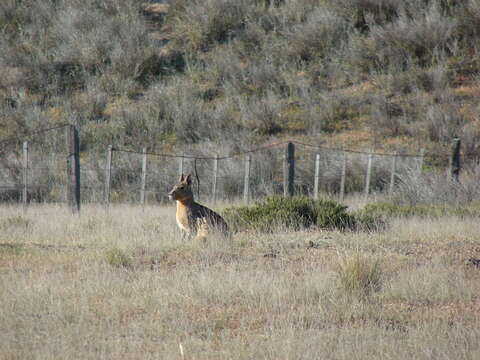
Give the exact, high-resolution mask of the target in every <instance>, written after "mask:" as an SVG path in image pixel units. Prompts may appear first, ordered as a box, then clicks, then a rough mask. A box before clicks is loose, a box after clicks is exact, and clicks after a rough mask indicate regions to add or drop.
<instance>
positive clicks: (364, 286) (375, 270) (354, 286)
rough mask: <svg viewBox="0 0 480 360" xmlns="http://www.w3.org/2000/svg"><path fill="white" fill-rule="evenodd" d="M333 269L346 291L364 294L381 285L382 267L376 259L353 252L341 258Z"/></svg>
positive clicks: (377, 288) (378, 288) (375, 289)
mask: <svg viewBox="0 0 480 360" xmlns="http://www.w3.org/2000/svg"><path fill="white" fill-rule="evenodd" d="M335 270H336V272H337V274H338V279H339V282H340V285H341V286H342V288H343V289H344V290H345V291H346V292H347V293H350V294H357V295H364V296H365V295H369V294H370V293H372V292H377V291H379V290H380V289H381V287H382V269H381V267H380V263H379V262H378V260H375V261H374V260H372V259H370V258H367V257H365V256H364V255H361V254H354V255H351V256H349V257H344V258H343V259H341V260H340V261H339V262H338V265H337V267H336V269H335Z"/></svg>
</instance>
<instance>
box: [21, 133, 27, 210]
mask: <svg viewBox="0 0 480 360" xmlns="http://www.w3.org/2000/svg"><path fill="white" fill-rule="evenodd" d="M22 202H23V211H24V212H25V211H27V204H28V141H24V142H23V191H22Z"/></svg>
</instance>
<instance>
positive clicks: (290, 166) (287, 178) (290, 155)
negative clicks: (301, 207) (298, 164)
mask: <svg viewBox="0 0 480 360" xmlns="http://www.w3.org/2000/svg"><path fill="white" fill-rule="evenodd" d="M294 180H295V145H294V144H293V143H291V142H289V143H288V144H287V149H286V152H285V162H284V165H283V196H285V197H286V196H293V195H294V193H295V189H294Z"/></svg>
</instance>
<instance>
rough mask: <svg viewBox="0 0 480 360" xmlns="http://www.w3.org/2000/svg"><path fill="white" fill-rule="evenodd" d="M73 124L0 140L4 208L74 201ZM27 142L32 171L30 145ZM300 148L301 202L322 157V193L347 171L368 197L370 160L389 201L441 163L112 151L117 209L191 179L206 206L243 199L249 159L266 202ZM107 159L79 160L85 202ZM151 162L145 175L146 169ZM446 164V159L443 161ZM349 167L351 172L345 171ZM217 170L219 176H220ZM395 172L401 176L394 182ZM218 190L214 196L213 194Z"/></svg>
mask: <svg viewBox="0 0 480 360" xmlns="http://www.w3.org/2000/svg"><path fill="white" fill-rule="evenodd" d="M67 126H70V125H68V124H64V125H60V126H56V127H52V128H48V129H44V130H38V131H33V132H32V133H30V134H26V135H24V136H18V137H12V138H8V139H3V140H0V201H1V202H5V201H21V200H22V191H23V190H24V189H25V187H26V188H27V189H28V190H27V194H28V201H30V202H32V201H36V202H66V201H67V157H68V155H69V154H67V147H66V132H65V128H66V127H67ZM26 140H28V159H27V162H26V163H25V152H24V141H26ZM289 142H292V143H293V144H295V145H296V147H295V177H294V189H295V193H296V194H303V195H308V196H312V195H313V193H314V183H315V172H316V163H317V157H318V165H319V176H318V185H319V187H318V190H319V192H321V193H322V192H323V193H329V194H338V193H340V192H341V188H340V184H341V183H342V182H341V177H342V172H343V167H344V166H345V178H344V180H345V188H344V191H345V193H346V194H348V193H360V192H364V191H365V184H366V178H367V165H368V162H369V160H368V159H369V157H370V158H371V169H370V186H369V192H370V193H382V192H387V191H389V189H390V187H391V186H392V180H393V185H394V186H396V185H398V183H399V182H400V181H401V180H400V179H402V177H404V175H406V174H411V173H412V172H417V173H419V174H420V173H421V171H422V169H421V167H422V162H423V160H424V159H426V161H429V162H431V163H434V162H436V161H439V159H440V158H441V156H440V155H436V154H425V155H424V154H392V153H380V152H368V151H358V150H353V149H347V148H345V149H340V148H332V147H326V146H317V145H314V144H308V143H305V142H301V141H297V140H285V141H278V142H270V143H268V144H265V145H263V146H259V147H255V148H252V149H248V150H234V151H230V152H226V153H224V154H213V155H212V151H211V149H210V150H208V149H203V150H200V149H194V148H192V149H187V150H185V152H184V153H183V154H171V153H157V152H149V151H146V153H145V154H144V152H143V151H137V150H132V149H127V148H120V147H115V146H113V147H112V149H113V152H112V164H111V172H110V174H111V175H110V192H109V194H110V196H109V199H110V201H112V202H129V203H140V202H141V199H142V192H143V193H144V195H145V196H144V198H145V201H146V202H147V203H157V202H160V203H161V202H166V201H168V192H169V190H170V189H171V188H172V186H173V185H174V184H175V183H176V182H177V181H178V178H179V175H180V173H184V174H191V175H192V178H193V181H194V187H193V188H194V193H195V195H196V197H197V199H198V200H200V201H210V200H213V199H216V200H220V199H224V200H231V199H235V198H241V197H242V196H243V191H244V182H245V165H246V156H247V155H248V156H250V158H251V162H250V172H249V173H250V178H249V180H248V181H249V197H250V198H261V197H265V196H270V195H280V194H283V192H284V172H285V167H284V163H285V147H286V145H287V144H288V143H289ZM106 154H107V151H106V149H105V151H104V152H94V151H89V152H83V153H82V154H81V156H80V179H81V181H80V184H81V194H82V195H81V198H82V202H92V203H99V202H103V201H105V199H106V194H105V191H106V189H107V187H106V182H107V181H108V180H107V171H106V167H107V155H106ZM144 156H146V173H145V175H143V173H142V172H143V170H142V168H143V161H144ZM443 157H445V156H443ZM344 164H345V165H344ZM215 169H216V171H215ZM392 169H394V170H395V174H394V176H393V177H392ZM143 176H145V186H144V187H143V181H142V179H143ZM214 190H215V194H214V193H213V191H214Z"/></svg>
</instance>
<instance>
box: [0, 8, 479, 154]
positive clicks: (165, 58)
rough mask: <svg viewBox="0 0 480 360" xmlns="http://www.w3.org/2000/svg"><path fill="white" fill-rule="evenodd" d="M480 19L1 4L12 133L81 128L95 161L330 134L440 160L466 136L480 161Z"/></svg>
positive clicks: (6, 116)
mask: <svg viewBox="0 0 480 360" xmlns="http://www.w3.org/2000/svg"><path fill="white" fill-rule="evenodd" d="M479 14H480V3H479V2H478V0H468V1H467V0H466V1H455V0H406V1H401V2H399V1H392V0H280V1H269V0H207V1H197V0H195V1H186V0H165V1H162V0H151V1H145V2H142V1H137V0H120V1H119V0H88V1H83V0H82V1H80V0H47V1H45V0H34V1H28V2H27V1H21V0H4V1H2V2H1V4H0V34H1V37H0V118H1V119H2V122H3V123H4V124H5V125H4V126H3V127H0V136H9V135H13V134H19V133H22V132H28V131H29V130H32V129H34V128H38V127H43V126H46V125H47V124H52V123H59V122H74V123H77V124H78V125H79V126H80V127H81V129H82V143H83V144H82V150H92V149H95V148H97V147H99V146H101V147H102V148H103V146H105V145H106V144H109V143H114V144H116V145H119V146H122V145H129V146H136V147H137V148H140V147H141V146H144V145H146V146H148V147H149V148H152V149H155V148H156V149H158V148H160V147H162V146H178V145H179V144H181V145H182V146H183V145H184V144H185V143H188V144H198V143H214V144H215V145H218V143H224V145H225V146H227V147H233V148H234V147H235V146H236V145H243V146H249V145H251V143H255V142H259V141H264V140H265V139H266V138H269V137H272V136H286V135H291V134H296V135H305V136H312V135H318V137H320V140H322V141H324V140H325V141H326V140H327V139H326V138H324V137H323V136H321V135H323V134H325V133H329V134H334V136H333V138H334V139H336V140H337V141H338V142H339V143H340V142H341V141H342V140H345V139H347V140H348V142H349V143H354V144H352V145H359V144H361V145H365V146H372V144H373V145H375V146H377V147H386V148H388V147H395V146H398V147H402V148H404V149H409V150H411V149H412V147H413V148H414V149H415V150H418V147H419V142H420V143H422V146H427V148H428V149H429V150H431V151H432V152H435V153H436V152H438V151H440V152H442V153H443V151H444V150H445V149H444V145H445V144H446V143H448V142H449V141H450V139H451V137H452V136H461V137H462V139H463V144H464V147H465V152H466V154H469V155H472V154H475V155H477V156H478V144H477V143H476V139H477V138H478V134H479V133H480V122H479V118H478V116H477V115H476V114H477V113H478V111H477V110H478V103H477V97H478V93H479V90H478V89H479V87H478V70H479V63H478V58H479V54H478V49H479V46H478V45H479V44H478V39H479V37H478V34H479V30H478V29H479V24H480V15H479ZM365 134H366V136H363V135H365ZM331 137H332V136H329V139H330V138H331ZM232 138H235V142H232V141H231V139H232ZM385 138H386V139H385ZM316 140H317V141H318V140H319V139H318V138H317V139H316ZM372 140H373V141H372Z"/></svg>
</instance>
